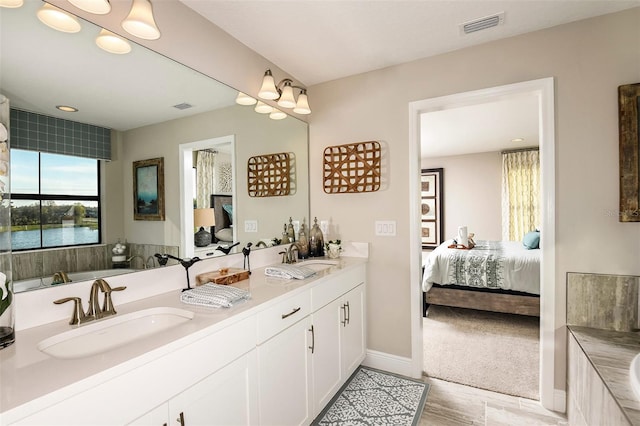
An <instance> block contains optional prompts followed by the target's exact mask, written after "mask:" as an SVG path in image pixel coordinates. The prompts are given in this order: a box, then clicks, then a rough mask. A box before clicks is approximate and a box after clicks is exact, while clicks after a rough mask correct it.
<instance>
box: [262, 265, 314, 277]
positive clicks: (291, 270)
mask: <svg viewBox="0 0 640 426" xmlns="http://www.w3.org/2000/svg"><path fill="white" fill-rule="evenodd" d="M315 273H316V271H314V270H313V269H311V268H307V267H306V266H294V265H287V264H286V263H283V264H282V265H278V266H267V267H266V268H265V270H264V274H265V275H266V276H268V277H276V278H282V279H285V280H290V279H292V278H295V279H297V280H304V279H305V278H309V277H310V276H312V275H315Z"/></svg>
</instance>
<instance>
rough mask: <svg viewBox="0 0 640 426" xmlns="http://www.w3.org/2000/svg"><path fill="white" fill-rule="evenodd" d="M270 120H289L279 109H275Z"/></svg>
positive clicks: (270, 115)
mask: <svg viewBox="0 0 640 426" xmlns="http://www.w3.org/2000/svg"><path fill="white" fill-rule="evenodd" d="M269 118H270V119H272V120H283V119H285V118H287V114H286V113H285V112H282V111H280V110H279V109H275V108H274V109H273V111H271V113H270V114H269Z"/></svg>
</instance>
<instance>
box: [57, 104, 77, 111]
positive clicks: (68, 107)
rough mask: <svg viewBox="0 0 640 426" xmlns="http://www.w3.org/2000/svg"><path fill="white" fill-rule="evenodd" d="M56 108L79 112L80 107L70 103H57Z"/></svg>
mask: <svg viewBox="0 0 640 426" xmlns="http://www.w3.org/2000/svg"><path fill="white" fill-rule="evenodd" d="M56 108H58V109H59V110H60V111H64V112H78V108H76V107H72V106H69V105H56Z"/></svg>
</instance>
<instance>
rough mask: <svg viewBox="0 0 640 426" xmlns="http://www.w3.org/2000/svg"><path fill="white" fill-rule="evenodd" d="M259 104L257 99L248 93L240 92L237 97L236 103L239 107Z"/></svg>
mask: <svg viewBox="0 0 640 426" xmlns="http://www.w3.org/2000/svg"><path fill="white" fill-rule="evenodd" d="M256 102H258V100H257V99H254V98H252V97H251V96H249V95H247V94H246V93H242V92H238V96H236V103H237V104H238V105H255V104H256Z"/></svg>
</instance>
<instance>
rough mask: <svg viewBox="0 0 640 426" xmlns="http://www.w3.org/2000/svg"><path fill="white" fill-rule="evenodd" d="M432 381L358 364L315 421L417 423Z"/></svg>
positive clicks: (340, 423)
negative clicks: (423, 380)
mask: <svg viewBox="0 0 640 426" xmlns="http://www.w3.org/2000/svg"><path fill="white" fill-rule="evenodd" d="M428 392H429V385H428V384H427V383H424V382H421V381H419V380H414V379H410V378H407V377H402V376H397V375H395V374H392V373H387V372H383V371H379V370H374V369H371V368H366V367H359V368H358V369H357V370H356V371H355V373H353V375H351V377H350V378H349V380H347V383H345V384H344V386H343V387H342V389H340V391H339V392H338V393H337V394H336V396H334V397H333V399H332V400H331V401H330V402H329V404H327V406H326V407H325V409H324V410H322V412H321V413H320V415H318V417H317V418H316V419H315V420H314V422H313V424H314V425H332V426H340V425H342V426H346V425H354V426H355V425H417V424H418V421H419V420H420V415H421V414H422V409H423V408H424V403H425V401H426V400H427V393H428Z"/></svg>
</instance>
